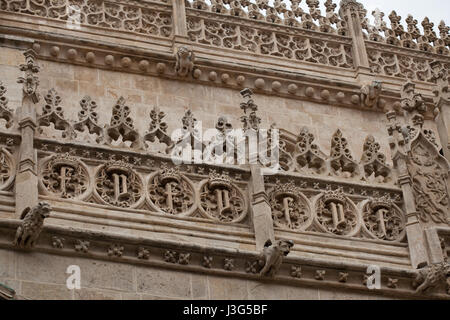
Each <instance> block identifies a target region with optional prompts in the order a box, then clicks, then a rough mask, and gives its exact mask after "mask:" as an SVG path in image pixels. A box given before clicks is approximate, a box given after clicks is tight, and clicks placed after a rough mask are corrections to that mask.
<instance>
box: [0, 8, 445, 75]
mask: <svg viewBox="0 0 450 320" xmlns="http://www.w3.org/2000/svg"><path fill="white" fill-rule="evenodd" d="M301 2H302V1H301V0H290V1H281V0H275V1H274V2H273V4H269V1H268V0H255V1H253V0H252V1H250V0H235V1H231V0H212V1H211V2H210V3H207V2H206V1H205V0H195V1H194V0H186V1H185V4H184V6H185V8H182V10H183V9H185V10H186V20H185V21H184V20H183V21H179V22H178V23H179V24H181V25H183V26H184V27H183V28H181V29H180V28H179V29H180V30H184V31H179V30H178V31H177V30H175V27H174V26H175V25H176V21H175V20H177V19H180V17H179V16H178V15H177V14H176V12H179V9H178V7H177V8H175V6H179V4H177V3H176V2H174V5H173V6H172V3H171V1H169V0H165V1H145V0H139V1H138V0H135V1H121V0H117V1H112V0H109V1H108V0H104V1H90V0H79V1H73V0H58V1H49V0H1V1H0V10H2V11H8V12H14V13H20V14H26V15H34V16H39V17H43V18H49V19H57V20H62V21H66V22H67V23H68V27H69V28H76V26H86V27H97V28H106V29H110V30H120V31H126V32H132V33H136V34H141V35H151V36H156V37H165V38H169V37H172V36H186V37H187V38H188V39H189V40H190V41H191V42H192V43H193V44H194V43H195V44H196V45H198V46H211V47H215V48H219V49H226V50H231V51H230V52H231V53H232V52H233V51H234V50H237V51H240V52H243V53H248V54H258V55H261V56H267V57H276V58H283V59H288V60H290V61H296V62H307V63H314V64H321V65H326V66H332V67H341V68H346V69H354V68H356V67H358V66H359V63H360V61H359V59H355V56H354V53H355V46H364V44H363V43H359V42H358V41H355V39H352V34H351V32H350V26H349V21H347V19H348V17H346V16H345V13H344V12H343V11H342V10H341V12H339V14H338V13H337V12H336V8H337V5H336V4H335V3H333V1H332V0H326V1H325V2H324V3H323V5H324V7H325V12H321V10H320V8H319V7H320V2H319V0H306V3H305V4H306V6H307V8H308V9H304V8H305V7H306V6H304V7H302V6H301V4H302V3H301ZM349 5H350V6H351V5H356V6H357V8H358V11H359V18H360V19H359V22H360V24H361V25H360V27H361V31H363V37H364V39H365V40H364V42H365V47H364V48H358V50H363V51H365V52H366V53H367V57H368V59H369V65H368V67H370V69H371V71H372V72H373V73H374V74H377V75H382V76H392V77H396V78H403V79H411V80H416V81H427V82H433V79H432V74H431V70H430V67H429V64H430V62H432V61H434V60H438V61H441V62H442V63H443V64H444V65H445V66H446V67H447V68H449V67H450V58H449V45H450V36H449V27H448V26H447V25H446V24H445V22H444V21H441V22H440V23H439V25H438V30H439V32H438V34H437V33H436V32H435V30H434V24H433V23H432V22H430V21H429V19H428V18H425V19H424V20H423V21H422V22H421V25H422V27H423V31H420V29H419V27H418V21H417V20H415V19H414V18H413V17H412V16H411V15H409V16H408V17H407V18H406V19H405V22H406V28H405V27H404V26H403V25H402V23H401V21H402V17H400V16H398V15H397V13H396V12H395V11H393V12H392V13H391V14H390V15H389V17H388V18H389V20H390V26H388V24H387V23H386V22H385V21H384V20H383V18H384V16H385V14H384V13H382V12H380V11H379V10H376V11H374V12H372V15H373V16H374V23H373V24H372V23H371V22H370V20H369V18H368V17H367V11H366V10H365V9H364V7H362V6H360V5H359V4H358V3H357V2H356V1H354V0H350V1H342V2H341V4H340V7H341V9H342V8H343V7H347V6H349ZM172 7H173V8H172ZM177 10H178V11H177ZM174 15H175V16H174ZM352 28H355V26H354V25H352ZM179 32H181V33H180V34H178V33H179ZM184 32H186V34H185V33H184Z"/></svg>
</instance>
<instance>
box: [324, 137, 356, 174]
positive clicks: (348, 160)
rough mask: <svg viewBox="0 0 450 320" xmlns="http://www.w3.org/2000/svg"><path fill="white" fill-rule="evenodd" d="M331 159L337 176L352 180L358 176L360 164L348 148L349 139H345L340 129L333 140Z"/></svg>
mask: <svg viewBox="0 0 450 320" xmlns="http://www.w3.org/2000/svg"><path fill="white" fill-rule="evenodd" d="M330 158H331V159H330V161H331V168H332V169H333V173H334V174H335V175H337V176H342V177H347V178H350V177H353V176H355V175H357V174H358V164H357V163H356V161H355V160H354V159H353V156H352V153H351V151H350V149H349V148H348V141H347V139H346V138H344V137H343V135H342V132H341V130H339V129H338V130H337V131H336V132H335V133H334V135H333V138H332V140H331V153H330Z"/></svg>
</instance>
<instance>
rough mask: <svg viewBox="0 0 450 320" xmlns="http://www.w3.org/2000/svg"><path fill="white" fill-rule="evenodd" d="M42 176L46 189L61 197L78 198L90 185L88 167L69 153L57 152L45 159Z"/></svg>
mask: <svg viewBox="0 0 450 320" xmlns="http://www.w3.org/2000/svg"><path fill="white" fill-rule="evenodd" d="M41 176H42V179H41V182H42V184H43V186H44V188H45V190H46V191H47V192H48V193H50V194H53V195H56V196H58V197H61V198H68V199H72V198H77V197H79V196H81V195H82V194H83V193H84V192H85V191H86V190H87V189H88V185H89V174H88V170H87V168H86V167H85V166H84V165H83V164H82V163H81V162H80V161H79V160H78V159H77V158H76V157H73V156H71V155H69V154H68V153H66V154H57V155H54V156H51V157H50V158H49V159H48V160H46V161H44V164H43V165H42V169H41Z"/></svg>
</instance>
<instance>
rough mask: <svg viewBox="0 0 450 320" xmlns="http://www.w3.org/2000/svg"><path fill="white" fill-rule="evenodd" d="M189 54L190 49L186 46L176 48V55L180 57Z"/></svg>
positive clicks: (185, 56)
mask: <svg viewBox="0 0 450 320" xmlns="http://www.w3.org/2000/svg"><path fill="white" fill-rule="evenodd" d="M190 54H191V50H189V49H188V48H187V47H180V48H179V49H178V55H179V56H180V57H181V58H187V57H188V56H189V55H190Z"/></svg>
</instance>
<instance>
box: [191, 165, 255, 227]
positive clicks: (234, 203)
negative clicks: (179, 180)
mask: <svg viewBox="0 0 450 320" xmlns="http://www.w3.org/2000/svg"><path fill="white" fill-rule="evenodd" d="M199 204H200V206H199V209H200V212H201V213H202V215H203V216H205V217H206V218H209V219H212V220H216V221H220V222H226V223H236V222H240V221H242V220H243V219H244V218H245V217H246V216H247V208H248V205H247V200H246V197H245V196H244V194H243V192H242V191H241V190H240V189H239V188H238V187H237V186H236V185H235V184H234V183H232V182H231V179H230V177H229V176H228V174H226V173H222V174H218V173H216V172H215V171H214V170H213V171H211V173H210V175H209V179H208V180H204V181H202V182H201V183H200V192H199Z"/></svg>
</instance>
